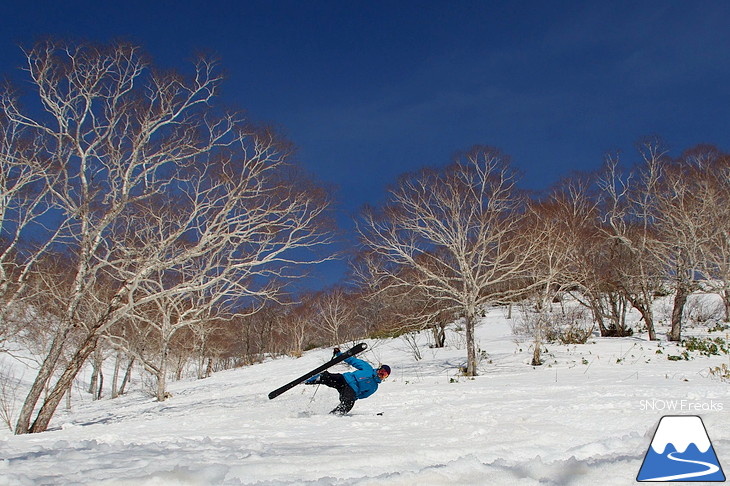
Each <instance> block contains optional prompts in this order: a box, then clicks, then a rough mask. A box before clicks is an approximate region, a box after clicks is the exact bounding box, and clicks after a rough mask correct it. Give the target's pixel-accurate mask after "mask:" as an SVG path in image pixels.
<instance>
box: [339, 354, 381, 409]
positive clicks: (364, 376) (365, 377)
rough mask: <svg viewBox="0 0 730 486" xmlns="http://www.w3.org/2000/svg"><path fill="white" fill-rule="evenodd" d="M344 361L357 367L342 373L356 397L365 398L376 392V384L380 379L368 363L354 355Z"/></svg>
mask: <svg viewBox="0 0 730 486" xmlns="http://www.w3.org/2000/svg"><path fill="white" fill-rule="evenodd" d="M345 363H347V364H349V365H350V366H352V367H353V368H356V369H357V371H351V372H349V373H343V374H342V376H343V377H344V378H345V381H346V382H347V384H348V385H350V388H352V389H353V390H355V398H356V399H361V398H367V397H369V396H370V395H372V394H373V393H375V392H376V390H377V389H378V384H379V383H380V382H382V380H381V379H380V377H379V376H378V374H377V372H376V371H375V370H374V369H373V367H372V366H370V363H367V362H365V361H363V360H361V359H357V358H355V357H354V356H352V357H350V358H347V359H346V360H345Z"/></svg>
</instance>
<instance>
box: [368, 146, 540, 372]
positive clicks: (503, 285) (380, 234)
mask: <svg viewBox="0 0 730 486" xmlns="http://www.w3.org/2000/svg"><path fill="white" fill-rule="evenodd" d="M516 182H517V174H516V173H515V171H514V170H513V169H512V168H511V166H510V164H509V160H508V158H507V157H506V156H505V155H503V154H502V153H501V152H499V151H498V150H496V149H493V148H488V147H475V148H474V149H472V150H471V151H470V152H468V153H466V154H464V155H463V156H459V157H457V158H456V160H455V161H454V162H453V163H452V164H450V165H448V166H447V167H444V168H443V169H424V170H422V171H420V172H418V173H415V174H410V175H406V176H403V177H402V178H401V179H400V181H399V183H398V185H397V186H396V187H394V188H393V189H391V190H390V195H389V200H388V202H387V204H386V205H385V206H384V207H383V208H382V209H381V210H379V211H376V210H373V209H368V210H366V211H365V212H364V214H363V217H362V221H361V222H360V224H359V225H358V230H359V233H360V236H361V238H362V242H363V244H364V246H365V247H366V248H367V249H368V250H369V251H370V253H371V254H372V255H373V256H374V257H376V258H377V259H379V260H380V264H379V265H377V266H373V267H372V268H373V271H374V272H375V274H376V277H377V278H378V279H379V282H380V283H381V284H382V285H383V288H401V289H408V288H410V287H412V286H417V287H419V289H420V290H421V291H422V292H423V293H425V294H426V295H427V296H428V298H430V299H433V300H434V301H439V302H440V303H441V304H443V305H442V306H437V307H438V308H440V309H442V310H449V309H450V310H453V311H457V312H458V313H460V314H461V315H462V316H463V317H464V319H465V332H466V348H467V363H466V374H467V375H469V376H474V375H476V374H477V348H476V341H475V337H474V329H475V325H476V321H477V317H478V311H479V309H480V307H482V306H485V305H487V304H489V303H497V302H500V301H504V300H506V299H507V298H509V297H510V296H512V295H514V294H515V293H517V292H520V291H521V289H520V290H516V289H515V288H514V287H512V286H510V285H509V284H510V283H511V282H514V281H515V280H520V279H523V278H527V277H528V276H529V273H528V271H527V270H528V268H527V262H528V261H529V260H530V256H531V254H532V252H533V251H534V250H535V246H536V245H538V244H539V242H534V241H533V242H528V241H527V240H526V239H524V238H520V237H519V234H518V233H519V232H518V229H519V225H520V222H521V221H522V219H523V218H524V205H525V197H524V196H523V195H522V194H521V193H520V191H519V190H518V189H517V187H516ZM405 270H411V271H412V272H404V271H405ZM404 275H408V278H404Z"/></svg>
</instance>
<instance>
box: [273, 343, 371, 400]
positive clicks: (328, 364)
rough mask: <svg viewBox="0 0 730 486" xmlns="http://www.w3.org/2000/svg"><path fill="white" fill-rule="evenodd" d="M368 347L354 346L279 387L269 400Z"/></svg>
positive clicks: (363, 345) (365, 345) (361, 344)
mask: <svg viewBox="0 0 730 486" xmlns="http://www.w3.org/2000/svg"><path fill="white" fill-rule="evenodd" d="M367 347H368V345H367V344H365V343H360V344H358V345H356V346H353V347H351V348H350V349H348V350H347V351H345V352H344V353H342V354H340V355H339V356H335V357H334V358H332V359H331V360H329V361H327V362H326V363H324V364H323V365H322V366H318V367H317V368H315V369H313V370H312V371H310V372H309V373H307V374H304V375H302V376H300V377H299V378H297V379H296V380H293V381H290V382H289V383H287V384H286V385H284V386H282V387H279V388H277V389H276V390H274V391H272V392H271V393H269V400H271V399H273V398H276V397H278V396H279V395H281V394H282V393H284V392H285V391H287V390H290V389H292V388H294V387H295V386H297V385H298V384H300V383H302V382H304V381H305V380H307V379H308V378H311V377H313V376H314V375H316V374H317V373H321V372H323V371H324V370H326V369H327V368H329V367H331V366H334V365H336V364H337V363H340V362H342V361H344V360H346V359H347V358H350V357H352V356H355V355H356V354H357V353H359V352H361V351H365V349H366V348H367Z"/></svg>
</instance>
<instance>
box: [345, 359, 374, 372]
mask: <svg viewBox="0 0 730 486" xmlns="http://www.w3.org/2000/svg"><path fill="white" fill-rule="evenodd" d="M345 363H347V364H349V365H350V366H352V367H353V368H355V369H358V370H367V371H373V367H372V366H370V363H368V362H367V361H363V360H361V359H358V358H356V357H354V356H351V357H349V358H347V359H346V360H345Z"/></svg>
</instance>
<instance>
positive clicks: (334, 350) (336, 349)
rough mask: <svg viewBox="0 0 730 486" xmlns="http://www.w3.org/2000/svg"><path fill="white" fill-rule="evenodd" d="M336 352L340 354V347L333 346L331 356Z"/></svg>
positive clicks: (335, 354)
mask: <svg viewBox="0 0 730 486" xmlns="http://www.w3.org/2000/svg"><path fill="white" fill-rule="evenodd" d="M338 354H340V348H335V349H333V350H332V357H333V358H334V357H335V356H337V355H338Z"/></svg>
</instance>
